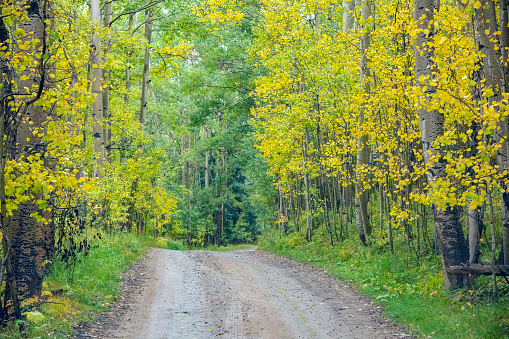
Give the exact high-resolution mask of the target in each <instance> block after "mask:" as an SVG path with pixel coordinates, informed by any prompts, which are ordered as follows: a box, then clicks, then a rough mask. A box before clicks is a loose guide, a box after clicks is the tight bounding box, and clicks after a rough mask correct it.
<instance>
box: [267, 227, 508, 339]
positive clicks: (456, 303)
mask: <svg viewBox="0 0 509 339" xmlns="http://www.w3.org/2000/svg"><path fill="white" fill-rule="evenodd" d="M353 238H354V237H353V236H351V237H350V239H346V240H344V241H342V242H340V243H338V244H336V246H334V247H331V246H330V245H329V246H327V245H326V241H324V240H323V239H320V238H319V237H315V240H314V241H312V242H307V241H305V240H303V239H302V236H301V235H300V234H299V233H293V234H291V235H285V236H283V237H282V238H281V239H279V237H278V235H277V234H276V233H269V234H265V235H264V236H263V237H262V238H261V240H260V243H259V248H260V249H263V250H268V251H271V252H274V253H276V254H280V255H283V256H287V257H291V258H293V259H296V260H298V261H301V262H308V263H310V264H312V265H314V266H317V267H320V268H323V269H326V270H328V271H329V272H330V273H331V274H332V275H334V276H337V277H338V278H340V279H342V280H346V281H349V282H351V283H353V284H354V285H355V286H356V287H357V288H358V290H359V291H360V292H361V293H363V294H365V295H367V296H369V297H370V298H372V299H373V301H374V302H375V303H376V304H379V305H382V306H383V308H384V315H385V316H387V317H389V318H391V319H393V320H394V321H395V322H396V323H399V324H401V325H403V326H404V327H405V328H406V329H407V330H410V331H411V332H412V333H413V334H414V335H417V336H419V337H422V338H428V337H431V338H455V339H460V338H509V286H508V284H507V283H506V282H505V280H504V279H503V278H499V280H498V287H499V292H500V298H499V301H498V303H491V302H490V289H491V285H490V281H491V277H479V278H478V279H477V280H476V282H475V283H474V284H473V285H472V286H471V287H470V289H469V290H461V291H455V292H447V291H445V290H443V288H442V282H443V277H442V272H441V269H442V268H441V263H440V257H439V255H438V254H436V253H434V252H433V251H432V250H429V251H428V252H427V253H424V254H423V255H422V256H421V257H420V258H419V260H418V261H417V258H416V257H415V256H414V257H412V256H410V255H409V253H407V252H406V251H396V252H395V253H394V254H391V253H390V251H389V250H388V248H387V247H388V246H386V244H385V243H377V242H375V243H374V244H372V246H371V247H365V246H363V245H361V244H360V243H359V241H358V239H353ZM397 241H399V240H397ZM401 241H404V240H403V239H401ZM395 248H404V245H403V246H399V244H398V246H395Z"/></svg>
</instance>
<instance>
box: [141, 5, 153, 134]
mask: <svg viewBox="0 0 509 339" xmlns="http://www.w3.org/2000/svg"><path fill="white" fill-rule="evenodd" d="M151 18H152V13H151V12H150V10H148V9H147V10H146V11H145V40H146V43H147V46H145V57H144V59H143V80H142V84H141V108H140V123H141V125H142V126H143V125H145V120H146V118H147V98H148V83H149V81H150V42H151V40H152V20H151Z"/></svg>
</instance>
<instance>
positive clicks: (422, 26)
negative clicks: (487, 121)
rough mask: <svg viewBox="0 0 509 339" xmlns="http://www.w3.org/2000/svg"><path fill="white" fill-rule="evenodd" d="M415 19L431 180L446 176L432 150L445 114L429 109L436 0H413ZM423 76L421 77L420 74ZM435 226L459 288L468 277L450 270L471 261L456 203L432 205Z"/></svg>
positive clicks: (448, 278)
mask: <svg viewBox="0 0 509 339" xmlns="http://www.w3.org/2000/svg"><path fill="white" fill-rule="evenodd" d="M413 20H414V23H415V24H416V25H417V27H418V29H419V32H418V33H417V37H416V38H415V39H414V56H415V76H416V78H417V79H424V80H425V83H426V84H425V85H421V86H423V88H424V87H425V90H424V96H423V97H421V98H420V100H419V109H418V115H419V121H420V126H421V135H422V145H423V155H424V160H425V162H426V164H429V165H430V171H429V172H428V182H429V183H430V184H431V183H432V182H433V181H435V180H437V179H444V180H445V179H446V173H445V166H446V163H445V160H443V158H440V159H439V160H437V161H433V162H431V163H430V159H429V154H431V155H437V154H439V153H440V150H439V149H438V148H436V147H435V140H436V139H437V138H438V137H440V136H442V135H443V134H444V116H443V114H441V113H440V112H439V111H438V109H430V108H429V107H428V106H429V103H430V101H431V100H432V99H433V95H434V94H435V93H436V87H434V86H432V85H431V84H430V82H429V80H430V78H432V76H433V70H434V62H433V56H434V49H433V47H432V44H433V37H434V34H435V33H434V28H433V27H434V26H433V21H434V4H433V0H413ZM421 77H422V78H421ZM433 214H434V220H435V228H436V232H437V237H438V242H439V247H440V253H441V256H442V265H443V267H444V287H445V288H448V289H449V288H457V287H463V286H466V284H467V277H466V276H462V275H461V276H460V275H454V274H451V273H449V272H447V268H448V267H449V266H453V265H461V264H464V263H466V262H467V261H468V249H467V246H466V243H465V237H464V235H463V229H462V227H461V223H460V221H459V217H460V215H459V213H458V210H457V208H456V207H451V206H447V207H446V208H445V209H443V210H441V209H438V208H437V207H436V206H433Z"/></svg>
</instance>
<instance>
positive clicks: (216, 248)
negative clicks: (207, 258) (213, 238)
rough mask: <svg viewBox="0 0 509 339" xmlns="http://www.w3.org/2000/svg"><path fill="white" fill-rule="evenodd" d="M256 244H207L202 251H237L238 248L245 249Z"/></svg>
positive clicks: (254, 246)
mask: <svg viewBox="0 0 509 339" xmlns="http://www.w3.org/2000/svg"><path fill="white" fill-rule="evenodd" d="M256 247H257V245H256V244H239V245H228V246H208V247H205V248H203V249H202V250H204V251H215V252H229V251H238V250H246V249H249V248H256Z"/></svg>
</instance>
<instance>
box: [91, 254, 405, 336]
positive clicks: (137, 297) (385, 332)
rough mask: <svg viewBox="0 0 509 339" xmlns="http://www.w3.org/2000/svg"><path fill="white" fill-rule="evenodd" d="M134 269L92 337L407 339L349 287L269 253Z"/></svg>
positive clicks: (182, 257)
mask: <svg viewBox="0 0 509 339" xmlns="http://www.w3.org/2000/svg"><path fill="white" fill-rule="evenodd" d="M140 268H141V270H140ZM136 270H137V272H136V271H135V272H134V273H133V275H134V276H135V279H134V280H135V284H136V285H137V286H130V287H128V288H129V289H130V290H131V296H130V297H128V298H127V300H125V301H124V302H123V303H121V304H120V305H117V307H116V308H117V310H114V311H113V312H112V313H111V316H110V320H109V321H107V322H106V324H103V325H101V328H100V329H91V330H90V331H91V332H90V333H94V336H96V337H103V338H147V339H148V338H150V339H158V338H165V339H166V338H198V339H205V338H216V337H222V338H270V339H279V338H288V339H292V338H320V339H321V338H363V339H364V338H402V337H407V338H409V336H407V335H405V334H403V333H402V332H400V331H399V330H398V329H397V328H396V327H394V326H392V325H390V324H388V323H387V322H386V321H385V320H383V319H382V318H381V316H380V312H379V310H378V309H377V308H376V307H375V306H373V305H372V304H371V303H370V302H369V301H368V300H367V299H366V298H364V297H362V296H360V295H359V294H357V293H355V292H354V291H353V290H352V288H351V287H350V286H349V285H347V284H345V283H342V282H341V281H339V280H337V279H336V278H333V277H331V276H329V275H328V274H327V273H326V272H324V271H323V270H320V269H317V268H313V267H310V266H309V265H305V264H301V263H297V262H295V261H292V260H289V259H285V258H282V257H279V256H276V255H273V254H270V253H267V252H261V251H254V250H243V251H234V252H206V251H170V250H162V249H152V250H151V252H150V254H149V256H148V257H147V258H146V259H145V260H144V262H143V263H142V266H141V267H138V268H136ZM136 280H137V282H136ZM133 290H135V291H137V292H135V293H132V292H133ZM90 336H92V335H90Z"/></svg>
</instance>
